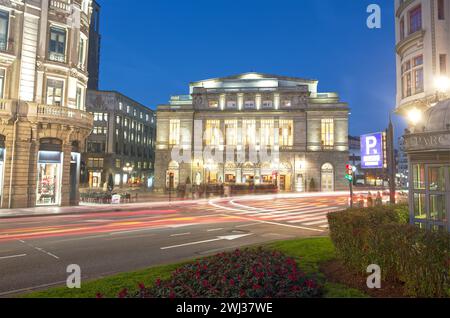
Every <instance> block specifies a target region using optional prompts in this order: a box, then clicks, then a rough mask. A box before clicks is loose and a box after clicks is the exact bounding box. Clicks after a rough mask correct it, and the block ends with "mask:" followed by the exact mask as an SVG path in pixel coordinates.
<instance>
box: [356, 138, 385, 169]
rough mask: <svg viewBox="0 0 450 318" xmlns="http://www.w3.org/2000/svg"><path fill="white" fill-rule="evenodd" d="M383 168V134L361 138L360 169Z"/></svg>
mask: <svg viewBox="0 0 450 318" xmlns="http://www.w3.org/2000/svg"><path fill="white" fill-rule="evenodd" d="M383 166H384V151H383V133H375V134H368V135H364V136H361V168H362V169H382V168H383Z"/></svg>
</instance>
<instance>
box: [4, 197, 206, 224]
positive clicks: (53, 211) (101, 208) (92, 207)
mask: <svg viewBox="0 0 450 318" xmlns="http://www.w3.org/2000/svg"><path fill="white" fill-rule="evenodd" d="M164 199H165V198H164V197H163V196H161V197H159V198H155V200H149V201H147V202H138V203H126V204H91V203H89V204H87V203H81V204H80V205H79V206H68V207H35V208H23V209H3V210H0V220H1V219H7V218H20V217H34V216H57V215H70V214H84V213H101V212H122V211H133V210H140V209H148V208H154V207H166V208H167V207H171V206H180V205H188V204H197V203H207V202H208V201H209V200H210V199H212V198H210V199H200V200H185V199H179V198H174V199H172V201H171V202H169V200H168V197H167V200H164Z"/></svg>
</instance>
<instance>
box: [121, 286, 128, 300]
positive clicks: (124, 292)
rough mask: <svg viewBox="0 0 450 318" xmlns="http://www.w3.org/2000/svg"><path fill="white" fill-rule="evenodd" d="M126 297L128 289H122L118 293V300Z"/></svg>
mask: <svg viewBox="0 0 450 318" xmlns="http://www.w3.org/2000/svg"><path fill="white" fill-rule="evenodd" d="M127 296H128V289H126V288H124V289H122V291H121V292H120V293H119V298H125V297H127Z"/></svg>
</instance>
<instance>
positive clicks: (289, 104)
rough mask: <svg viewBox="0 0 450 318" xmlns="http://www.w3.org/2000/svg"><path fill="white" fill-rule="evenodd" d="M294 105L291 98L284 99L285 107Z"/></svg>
mask: <svg viewBox="0 0 450 318" xmlns="http://www.w3.org/2000/svg"><path fill="white" fill-rule="evenodd" d="M291 106H292V101H291V100H290V99H285V100H284V101H283V107H291Z"/></svg>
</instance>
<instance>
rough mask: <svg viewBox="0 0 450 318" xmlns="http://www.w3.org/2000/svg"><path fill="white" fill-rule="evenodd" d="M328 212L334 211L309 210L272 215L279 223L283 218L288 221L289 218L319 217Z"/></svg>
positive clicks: (326, 209) (323, 209) (325, 209)
mask: <svg viewBox="0 0 450 318" xmlns="http://www.w3.org/2000/svg"><path fill="white" fill-rule="evenodd" d="M330 211H334V209H333V208H332V207H328V208H321V209H315V210H311V209H309V210H308V211H304V212H297V213H286V214H274V216H275V217H278V218H280V221H283V220H284V218H285V219H287V220H288V219H289V218H291V217H293V216H298V215H308V214H316V215H320V214H327V213H329V212H330Z"/></svg>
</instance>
